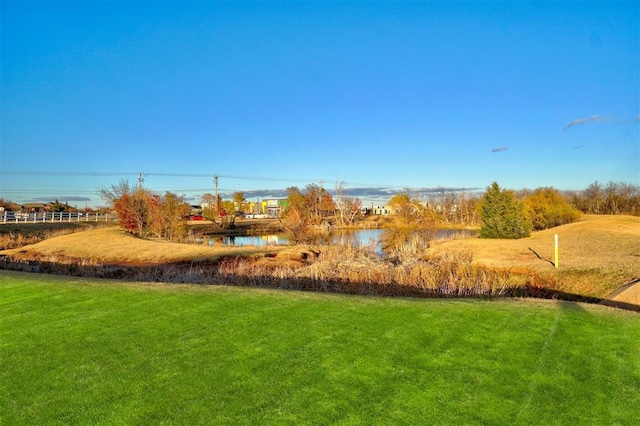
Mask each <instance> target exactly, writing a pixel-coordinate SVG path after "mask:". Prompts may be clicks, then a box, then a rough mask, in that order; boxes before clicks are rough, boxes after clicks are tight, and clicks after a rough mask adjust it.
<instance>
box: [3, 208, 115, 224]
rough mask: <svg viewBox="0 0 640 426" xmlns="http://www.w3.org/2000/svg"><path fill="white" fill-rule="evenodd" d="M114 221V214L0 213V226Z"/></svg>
mask: <svg viewBox="0 0 640 426" xmlns="http://www.w3.org/2000/svg"><path fill="white" fill-rule="evenodd" d="M116 220H118V216H117V215H116V214H115V213H111V214H109V213H78V212H76V213H66V212H44V213H23V212H10V211H4V212H1V213H0V225H4V224H12V223H13V224H16V223H51V222H112V221H116Z"/></svg>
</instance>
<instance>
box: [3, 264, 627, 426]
mask: <svg viewBox="0 0 640 426" xmlns="http://www.w3.org/2000/svg"><path fill="white" fill-rule="evenodd" d="M0 366H1V368H0V424H6V425H16V424H109V425H112V424H162V423H166V424H189V425H190V424H216V425H219V424H233V425H237V424H247V425H254V424H296V425H298V424H314V425H315V424H335V423H337V424H362V425H371V424H380V425H389V424H505V425H507V424H508V425H511V424H523V425H524V424H527V425H528V424H544V425H547V424H570V425H575V424H639V423H640V409H639V408H638V407H640V316H639V315H638V314H636V313H632V312H626V311H618V310H614V309H612V308H605V307H599V306H589V305H578V304H574V303H569V302H553V301H521V300H520V301H519V300H505V301H477V300H436V299H431V300H406V299H382V298H364V297H346V296H338V295H326V294H310V293H298V292H281V291H267V290H260V289H242V288H228V287H218V286H209V287H198V286H178V285H172V286H167V285H153V284H148V285H140V284H127V283H121V282H114V281H96V280H93V281H92V280H86V279H73V278H66V277H49V276H43V275H30V274H19V273H12V272H7V271H0Z"/></svg>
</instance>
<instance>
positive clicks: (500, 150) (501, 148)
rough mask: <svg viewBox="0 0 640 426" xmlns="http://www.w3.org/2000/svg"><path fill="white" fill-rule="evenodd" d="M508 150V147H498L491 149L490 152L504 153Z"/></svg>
mask: <svg viewBox="0 0 640 426" xmlns="http://www.w3.org/2000/svg"><path fill="white" fill-rule="evenodd" d="M508 149H509V147H508V146H499V147H497V148H493V149H492V150H491V152H502V151H506V150H508Z"/></svg>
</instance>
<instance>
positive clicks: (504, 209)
mask: <svg viewBox="0 0 640 426" xmlns="http://www.w3.org/2000/svg"><path fill="white" fill-rule="evenodd" d="M332 192H333V194H335V197H334V195H333V194H332ZM344 192H345V187H344V182H336V187H335V190H334V191H329V190H327V189H326V188H323V187H322V186H321V185H317V184H310V185H307V186H306V187H305V188H304V189H302V190H301V189H299V188H298V187H289V188H287V197H286V200H285V202H284V203H283V204H282V206H283V209H282V211H281V213H280V217H279V218H278V219H279V220H280V223H281V224H282V226H283V228H285V229H286V230H287V231H288V232H289V233H290V237H291V240H292V241H294V242H300V241H304V240H305V238H306V237H307V236H308V234H309V233H310V232H312V231H314V230H316V229H318V228H322V227H323V226H329V225H338V226H351V225H354V224H355V223H356V222H358V221H360V220H361V219H362V218H363V216H364V213H363V210H362V209H361V207H362V203H361V201H360V200H359V199H358V198H354V197H347V196H345V195H344ZM101 195H102V197H103V199H105V200H106V201H108V202H109V204H110V205H111V206H112V207H113V208H114V209H115V210H116V212H117V213H118V216H119V217H120V222H121V225H122V227H123V228H125V229H127V230H128V231H130V232H132V233H134V234H136V235H139V236H144V237H146V236H153V237H158V238H166V239H169V240H177V239H180V238H181V237H182V236H184V234H185V232H186V231H185V230H186V228H185V224H186V220H187V219H188V217H189V215H190V210H191V208H190V206H189V205H188V204H187V203H186V202H185V201H184V199H183V198H182V197H179V196H177V195H175V194H172V193H170V192H166V193H165V194H163V195H159V194H155V193H153V192H151V191H150V190H147V189H145V188H142V187H141V186H138V187H136V188H133V187H131V186H130V185H129V184H128V182H126V181H122V182H120V183H119V184H118V185H112V186H111V188H109V189H103V190H102V191H101ZM202 201H203V203H205V204H206V206H207V207H206V208H204V209H203V210H204V216H205V217H206V218H207V219H210V220H211V221H213V222H215V223H217V224H218V225H220V226H221V227H223V228H224V227H228V226H231V225H233V223H234V221H235V218H236V217H237V215H238V214H240V213H242V212H243V211H244V210H246V200H245V198H244V195H243V193H242V192H237V193H234V195H233V199H231V200H222V199H221V197H219V196H218V197H217V199H216V198H215V197H214V196H212V195H211V194H205V196H204V197H203V200H202ZM387 206H388V207H389V209H390V210H391V211H392V212H393V214H392V215H390V217H389V218H387V219H386V226H387V227H388V228H390V229H391V228H393V229H395V230H396V231H399V232H401V234H402V236H403V238H402V239H404V237H405V236H406V235H408V234H410V233H411V232H413V231H414V230H416V229H423V230H424V229H428V228H434V227H437V226H441V225H443V224H444V225H445V226H447V224H461V225H467V226H480V235H481V236H483V237H489V238H521V237H523V236H527V235H529V234H530V232H531V231H537V230H542V229H548V228H551V227H555V226H559V225H563V224H566V223H570V222H573V221H575V220H577V219H578V218H579V217H580V214H582V213H586V214H631V215H640V187H639V186H638V185H634V184H629V183H623V182H620V183H618V182H609V183H607V184H605V185H603V184H600V183H598V182H594V183H592V184H591V185H589V186H588V187H587V188H586V189H584V190H582V191H559V190H557V189H554V188H552V187H541V188H537V189H535V190H528V189H525V190H518V191H515V190H508V189H504V188H501V187H500V186H499V185H498V183H496V182H494V183H493V184H492V185H490V186H489V187H487V188H486V189H485V191H484V193H482V194H478V193H475V192H466V191H458V192H453V191H445V190H444V189H443V190H442V191H435V192H434V193H432V194H431V195H430V196H428V197H426V198H419V197H417V196H415V195H413V194H412V193H411V191H410V190H408V189H405V190H403V191H401V192H399V193H398V194H396V195H394V196H392V197H391V199H390V200H389V202H388V204H387Z"/></svg>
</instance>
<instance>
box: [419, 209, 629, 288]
mask: <svg viewBox="0 0 640 426" xmlns="http://www.w3.org/2000/svg"><path fill="white" fill-rule="evenodd" d="M554 234H558V238H559V247H560V249H559V261H558V266H559V268H557V269H556V268H554V266H553V264H552V263H553V260H554ZM450 252H456V253H471V254H472V255H473V259H474V264H477V265H483V266H489V267H493V268H501V269H508V270H512V271H533V272H535V273H538V274H542V275H545V276H548V277H550V278H552V279H554V280H555V281H556V282H557V285H558V286H560V289H561V290H563V291H567V292H570V293H578V294H585V295H589V296H595V297H606V296H607V295H608V294H609V293H611V292H612V291H614V290H615V289H617V288H618V287H620V286H622V285H623V284H625V283H627V282H630V281H632V280H633V279H636V278H640V217H635V216H585V217H584V219H583V220H581V221H579V222H576V223H572V224H569V225H564V226H560V227H557V228H553V229H549V230H545V231H540V232H536V233H534V234H532V235H531V237H529V238H523V239H520V240H491V239H480V238H471V239H463V240H450V241H442V242H437V243H435V244H434V245H432V247H431V248H430V249H429V250H428V251H427V255H428V256H439V255H442V254H443V253H450ZM536 253H537V255H536Z"/></svg>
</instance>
